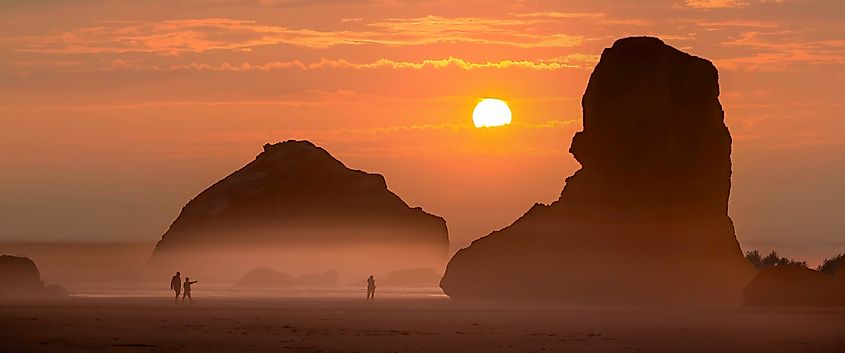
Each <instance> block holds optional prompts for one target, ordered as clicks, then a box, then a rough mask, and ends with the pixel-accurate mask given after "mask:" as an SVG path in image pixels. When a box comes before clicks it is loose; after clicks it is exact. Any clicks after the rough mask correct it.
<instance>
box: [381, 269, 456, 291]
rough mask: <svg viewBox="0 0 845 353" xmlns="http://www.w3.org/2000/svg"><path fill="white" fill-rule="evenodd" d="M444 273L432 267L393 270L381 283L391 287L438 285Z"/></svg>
mask: <svg viewBox="0 0 845 353" xmlns="http://www.w3.org/2000/svg"><path fill="white" fill-rule="evenodd" d="M441 276H442V274H440V273H438V272H437V271H435V270H433V269H430V268H411V269H404V270H397V271H393V272H391V273H390V274H388V275H387V278H385V279H384V280H380V281H379V284H381V285H385V286H390V287H437V284H438V283H440V277H441Z"/></svg>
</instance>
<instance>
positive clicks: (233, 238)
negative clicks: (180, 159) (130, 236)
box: [152, 140, 449, 273]
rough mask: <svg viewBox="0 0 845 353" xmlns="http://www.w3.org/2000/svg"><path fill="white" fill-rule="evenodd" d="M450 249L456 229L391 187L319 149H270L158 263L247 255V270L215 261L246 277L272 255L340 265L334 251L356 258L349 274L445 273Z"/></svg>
mask: <svg viewBox="0 0 845 353" xmlns="http://www.w3.org/2000/svg"><path fill="white" fill-rule="evenodd" d="M448 246H449V239H448V234H447V229H446V222H445V221H444V220H443V219H442V218H440V217H437V216H434V215H431V214H428V213H426V212H425V211H423V210H422V209H421V208H411V207H409V206H408V205H407V204H406V203H405V202H404V201H402V199H400V198H399V197H398V196H397V195H396V194H394V193H392V192H391V191H390V190H388V189H387V185H386V182H385V179H384V177H382V176H381V175H379V174H371V173H367V172H363V171H360V170H353V169H349V168H347V167H346V166H345V165H344V164H343V163H342V162H340V161H338V160H337V159H335V158H334V157H332V156H331V155H330V154H329V153H328V152H327V151H326V150H324V149H322V148H320V147H317V146H315V145H314V144H312V143H311V142H308V141H294V140H290V141H286V142H282V143H277V144H272V145H271V144H267V145H264V151H263V152H262V153H260V154H259V155H258V156H257V157H256V158H255V160H254V161H252V162H250V163H249V164H247V165H246V166H244V167H243V168H241V169H240V170H238V171H236V172H234V173H232V174H231V175H229V176H227V177H226V178H224V179H222V180H220V181H218V182H217V183H215V184H214V185H212V186H211V187H209V188H207V189H206V190H204V191H202V192H201V193H200V194H199V195H197V196H196V197H195V198H194V199H192V200H191V201H190V202H188V204H187V205H186V206H185V207H184V208H183V209H182V212H181V213H180V214H179V216H178V217H177V218H176V220H175V221H174V222H173V224H172V225H171V226H170V229H168V231H167V232H166V233H165V234H164V236H162V238H161V240H160V241H159V242H158V244H156V247H155V250H154V253H153V257H152V260H153V261H154V262H155V261H159V260H163V259H167V260H173V261H176V262H177V263H180V264H187V265H190V264H191V263H192V262H191V261H190V259H191V258H192V257H195V256H196V255H198V254H200V253H202V252H203V251H211V250H215V251H229V252H236V251H238V250H242V251H241V252H242V253H243V254H245V255H246V257H245V258H241V259H239V261H235V260H234V259H235V257H233V256H234V255H228V254H227V255H218V256H216V257H215V258H212V259H211V260H210V261H211V262H212V263H211V265H215V264H218V263H221V262H222V263H229V264H235V263H238V264H241V265H244V266H249V267H246V268H244V269H239V271H246V269H248V268H254V267H256V266H261V265H263V264H264V263H268V262H266V261H258V259H256V261H254V263H250V262H251V261H252V259H253V258H256V257H258V255H257V254H258V253H259V252H262V251H266V252H268V253H272V252H273V251H276V250H279V249H281V250H284V249H287V250H293V249H295V248H299V249H302V248H307V249H308V251H307V253H308V256H307V258H306V260H310V259H312V258H314V257H317V258H319V257H320V254H323V255H325V256H324V257H325V258H329V260H330V258H331V257H332V256H334V255H331V256H330V255H329V254H327V251H328V250H327V249H329V248H331V249H335V250H336V251H338V252H340V251H341V250H342V254H343V256H347V257H348V261H347V262H348V263H345V265H349V263H350V262H354V261H356V260H359V259H362V258H364V259H365V258H381V259H383V260H384V262H383V264H385V265H386V266H389V265H390V263H391V261H394V260H395V261H399V260H407V261H411V262H414V261H416V263H417V264H418V265H431V264H432V263H438V262H439V264H440V265H442V263H443V262H444V261H445V257H446V255H447V251H448ZM411 252H414V253H413V254H412V253H411ZM298 253H300V254H304V253H306V252H305V251H299V252H298ZM270 255H273V256H272V257H273V258H274V259H283V258H286V257H284V256H278V255H277V254H270ZM312 255H313V256H312ZM303 256H304V255H303ZM335 257H336V256H335ZM327 261H328V260H327ZM304 265H307V264H304ZM304 265H303V266H304ZM182 268H184V267H182ZM322 268H325V266H323V267H322ZM305 269H306V270H307V269H308V267H307V266H306V267H305ZM239 273H243V272H239Z"/></svg>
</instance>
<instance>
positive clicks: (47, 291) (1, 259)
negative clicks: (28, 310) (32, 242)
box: [0, 255, 67, 297]
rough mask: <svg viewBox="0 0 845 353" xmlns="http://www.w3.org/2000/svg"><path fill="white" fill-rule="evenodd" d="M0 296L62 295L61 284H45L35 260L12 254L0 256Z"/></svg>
mask: <svg viewBox="0 0 845 353" xmlns="http://www.w3.org/2000/svg"><path fill="white" fill-rule="evenodd" d="M0 284H1V285H0V297H44V296H63V295H67V292H66V291H65V290H64V288H62V287H61V286H57V285H52V286H45V285H44V282H42V281H41V274H40V273H39V272H38V267H37V266H35V262H33V261H32V260H30V259H28V258H26V257H18V256H12V255H3V256H0Z"/></svg>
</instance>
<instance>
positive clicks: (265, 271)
mask: <svg viewBox="0 0 845 353" xmlns="http://www.w3.org/2000/svg"><path fill="white" fill-rule="evenodd" d="M337 280H338V274H337V272H336V271H325V272H321V273H310V274H304V275H302V276H300V277H299V278H294V277H291V276H290V275H288V274H287V273H284V272H279V271H276V270H273V269H269V268H266V267H259V268H256V269H253V270H252V271H249V272H247V274H245V275H244V276H243V277H242V278H241V279H240V280H238V282H236V283H235V286H236V287H249V288H285V287H331V286H336V285H337Z"/></svg>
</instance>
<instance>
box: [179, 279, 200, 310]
mask: <svg viewBox="0 0 845 353" xmlns="http://www.w3.org/2000/svg"><path fill="white" fill-rule="evenodd" d="M194 283H197V281H193V282H192V281H191V279H190V278H188V277H185V285H184V287H185V294H183V295H182V302H183V303H184V302H185V298H188V302H190V303H191V304H193V303H194V299H192V298H191V285H192V284H194Z"/></svg>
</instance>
